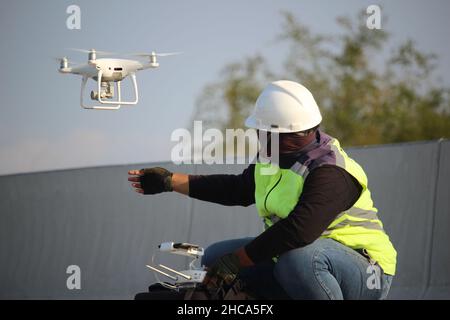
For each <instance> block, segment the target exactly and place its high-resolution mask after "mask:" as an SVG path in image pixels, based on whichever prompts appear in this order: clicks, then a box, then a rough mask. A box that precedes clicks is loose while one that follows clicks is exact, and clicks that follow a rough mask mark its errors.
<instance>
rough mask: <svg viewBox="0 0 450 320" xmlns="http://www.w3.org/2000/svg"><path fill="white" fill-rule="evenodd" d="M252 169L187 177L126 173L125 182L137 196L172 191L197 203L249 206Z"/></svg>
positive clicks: (155, 172)
mask: <svg viewBox="0 0 450 320" xmlns="http://www.w3.org/2000/svg"><path fill="white" fill-rule="evenodd" d="M254 167H255V166H254V165H253V164H252V165H250V166H249V167H248V168H247V169H245V170H244V171H243V172H242V173H241V174H238V175H233V174H214V175H187V174H184V173H172V172H170V171H168V170H166V169H164V168H159V167H158V168H148V169H141V170H130V171H129V172H128V174H129V175H130V177H129V178H128V181H130V182H132V186H133V187H134V188H135V191H136V192H138V193H140V194H157V193H161V192H166V191H175V192H178V193H181V194H184V195H188V196H190V197H192V198H196V199H199V200H204V201H209V202H215V203H219V204H222V205H228V206H234V205H241V206H249V205H251V204H253V203H255V182H254Z"/></svg>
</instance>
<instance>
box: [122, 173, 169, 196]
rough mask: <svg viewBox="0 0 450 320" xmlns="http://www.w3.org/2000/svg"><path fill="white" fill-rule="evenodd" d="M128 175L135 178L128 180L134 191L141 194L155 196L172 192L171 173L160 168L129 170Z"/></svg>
mask: <svg viewBox="0 0 450 320" xmlns="http://www.w3.org/2000/svg"><path fill="white" fill-rule="evenodd" d="M128 174H130V175H137V177H131V178H128V180H129V181H132V182H138V183H133V187H135V188H136V191H137V192H139V193H143V194H157V193H161V192H166V191H173V188H172V172H170V171H169V170H166V169H164V168H161V167H155V168H147V169H141V170H139V171H137V170H131V171H129V172H128Z"/></svg>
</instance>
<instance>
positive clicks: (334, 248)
mask: <svg viewBox="0 0 450 320" xmlns="http://www.w3.org/2000/svg"><path fill="white" fill-rule="evenodd" d="M321 121H322V116H321V114H320V111H319V108H318V106H317V104H316V102H315V100H314V98H313V96H312V94H311V93H310V92H309V90H308V89H307V88H305V87H304V86H302V85H300V84H298V83H296V82H292V81H284V80H283V81H276V82H272V83H270V84H269V85H268V86H267V87H266V88H265V89H264V90H263V92H262V93H261V94H260V96H259V97H258V99H257V101H256V106H255V109H254V112H253V114H252V115H251V116H250V117H249V118H248V119H247V120H246V123H245V124H246V125H247V126H248V127H251V128H254V129H257V130H260V131H265V132H268V133H270V134H272V135H278V136H279V161H278V162H279V163H265V162H264V163H263V162H260V161H259V159H257V161H256V162H255V163H253V164H250V165H249V166H248V168H247V169H245V170H244V171H243V172H242V173H241V174H239V175H185V174H182V173H171V172H169V171H167V170H166V169H163V168H149V169H142V170H132V171H130V172H129V174H130V175H132V177H130V178H129V180H130V181H132V182H133V186H134V187H135V188H136V191H137V192H139V193H142V194H156V193H161V192H165V191H177V192H180V193H183V194H186V195H189V196H190V197H193V198H196V199H200V200H204V201H210V202H215V203H219V204H222V205H229V206H233V205H241V206H249V205H252V204H256V208H257V210H258V214H259V216H260V217H261V218H262V219H263V220H264V223H265V227H266V228H265V231H264V232H263V233H261V234H260V235H259V236H258V237H256V238H244V239H234V240H228V241H222V242H218V243H215V244H213V245H211V246H210V247H208V248H207V249H206V251H205V256H204V258H203V261H202V263H203V264H204V265H205V266H207V267H208V270H209V271H208V275H207V277H206V280H205V285H206V286H207V287H208V286H222V285H224V284H225V285H229V284H231V283H232V282H233V281H234V280H235V279H236V278H237V276H238V275H239V279H242V280H243V281H244V282H245V283H246V285H247V287H248V290H250V291H251V292H253V293H254V294H255V295H256V296H257V297H259V298H268V299H289V298H291V299H384V298H386V296H387V294H388V291H389V288H390V286H391V282H392V278H393V275H394V274H395V266H396V255H397V253H396V251H395V249H394V247H393V245H392V243H391V242H390V240H389V237H388V235H387V234H386V232H385V231H384V229H383V224H382V222H381V220H380V219H379V217H378V214H377V209H376V208H375V207H374V204H373V201H372V197H371V194H370V191H369V189H368V182H367V176H366V174H365V173H364V170H363V169H362V168H361V166H360V165H359V164H358V163H356V162H355V161H354V160H353V159H351V158H350V157H349V156H348V155H347V154H346V153H345V151H344V150H343V149H342V148H341V146H340V144H339V141H338V140H337V139H335V138H333V137H331V136H329V135H327V134H326V133H324V132H322V131H321V130H320V129H319V124H320V122H321ZM270 167H276V168H277V170H274V173H273V174H264V172H263V171H264V169H267V168H270Z"/></svg>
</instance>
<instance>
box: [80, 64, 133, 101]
mask: <svg viewBox="0 0 450 320" xmlns="http://www.w3.org/2000/svg"><path fill="white" fill-rule="evenodd" d="M130 77H131V83H132V84H133V89H134V101H122V96H121V95H122V92H121V82H122V81H115V82H113V81H102V72H101V71H99V72H98V75H97V91H91V99H92V100H96V101H98V102H99V103H101V104H102V105H94V106H88V105H86V104H85V103H84V98H83V93H84V91H85V88H86V83H87V80H88V77H83V78H82V80H81V94H80V105H81V106H82V107H83V108H84V109H96V110H118V109H120V107H121V106H122V105H135V104H137V103H138V89H137V82H136V74H134V73H133V74H131V75H130ZM114 83H115V84H114ZM114 87H116V91H117V100H116V101H107V100H104V99H112V98H113V97H114Z"/></svg>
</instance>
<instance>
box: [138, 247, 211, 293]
mask: <svg viewBox="0 0 450 320" xmlns="http://www.w3.org/2000/svg"><path fill="white" fill-rule="evenodd" d="M158 247H159V250H160V251H161V252H167V253H172V254H177V255H182V256H187V257H190V258H191V259H192V261H191V262H190V263H189V269H188V270H183V271H177V270H174V269H172V268H169V267H167V266H165V265H163V264H158V266H159V268H161V269H163V270H161V269H159V268H157V267H155V266H151V265H146V266H147V268H149V269H150V270H152V271H153V272H155V277H156V279H157V280H158V282H159V283H160V284H161V285H162V286H164V287H166V288H169V289H172V290H179V289H181V288H195V287H196V286H197V285H199V284H201V283H202V281H203V279H204V278H205V275H206V270H205V269H204V267H202V266H200V267H199V266H196V265H195V264H196V262H197V261H198V259H199V258H200V257H202V256H203V253H204V250H203V248H201V247H199V246H198V245H195V244H190V243H174V242H164V243H161V244H160V245H159V246H158ZM153 260H154V255H153V257H152V263H153ZM156 273H158V274H161V275H163V276H165V277H167V278H169V279H171V280H173V281H174V283H173V284H170V283H167V282H163V281H160V280H159V278H158V276H157V274H156Z"/></svg>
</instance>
